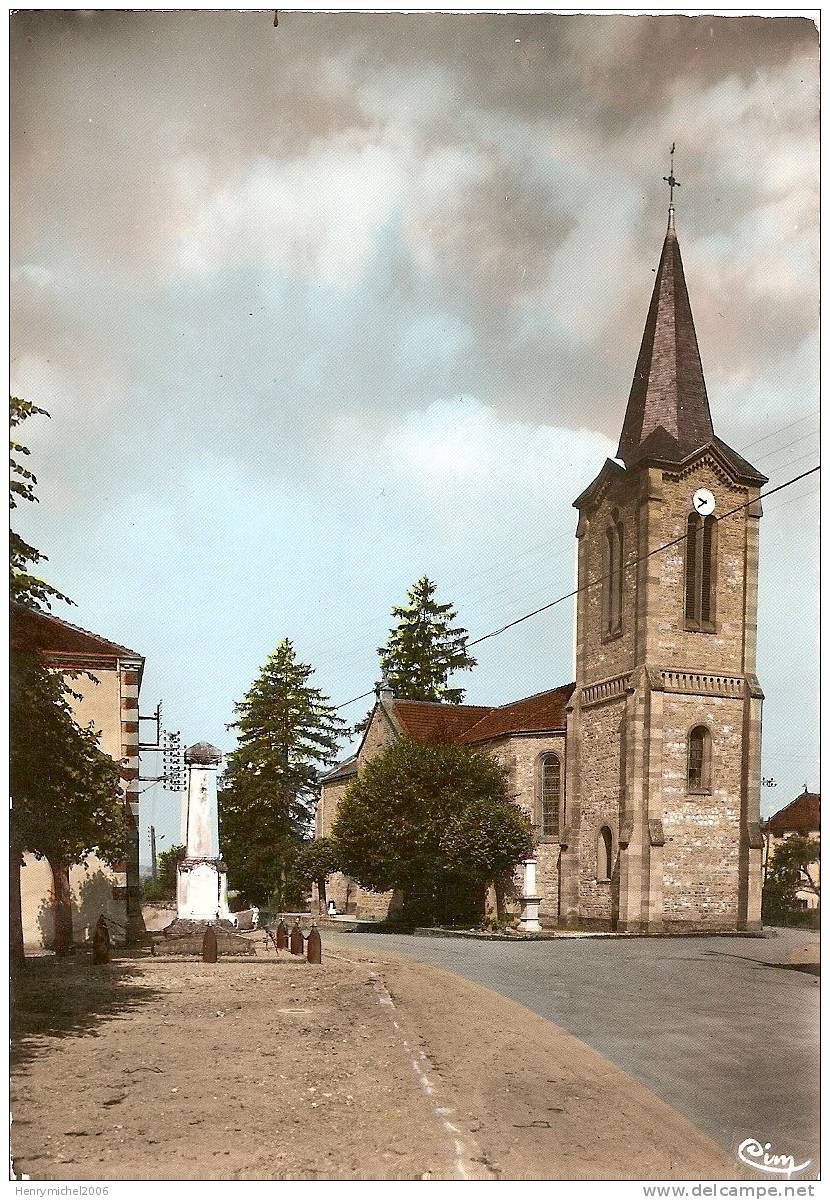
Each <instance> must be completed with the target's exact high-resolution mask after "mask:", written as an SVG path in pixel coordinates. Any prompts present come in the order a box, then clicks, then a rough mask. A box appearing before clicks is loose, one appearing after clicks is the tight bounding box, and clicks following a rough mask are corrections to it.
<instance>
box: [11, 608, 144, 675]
mask: <svg viewBox="0 0 830 1200" xmlns="http://www.w3.org/2000/svg"><path fill="white" fill-rule="evenodd" d="M9 610H10V613H9V617H10V633H11V646H12V649H13V650H37V651H38V652H39V653H41V654H45V655H47V656H48V655H50V654H55V655H60V656H61V657H72V656H73V655H78V656H79V657H89V656H90V655H94V656H95V657H96V658H135V659H139V660H140V661H141V662H142V663H143V662H144V658H143V655H141V654H137V653H136V651H135V650H129V649H128V648H127V647H126V646H120V645H119V644H118V643H117V642H111V641H109V640H108V639H107V638H103V637H100V635H99V634H97V633H90V632H89V631H88V630H87V629H81V628H80V627H79V626H77V625H70V624H69V622H68V621H62V620H61V618H60V617H55V616H53V615H52V614H51V613H46V612H38V611H37V610H35V609H33V608H26V606H25V605H23V604H16V603H12V604H10V605H9Z"/></svg>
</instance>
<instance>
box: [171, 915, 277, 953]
mask: <svg viewBox="0 0 830 1200" xmlns="http://www.w3.org/2000/svg"><path fill="white" fill-rule="evenodd" d="M208 926H213V932H214V933H215V934H216V945H217V948H218V950H219V957H220V958H224V957H226V956H227V955H229V954H256V949H255V947H254V945H253V943H251V942H249V941H248V939H247V938H244V937H240V935H239V934H238V933H236V932H235V930H234V927H233V924H232V922H230V921H224V920H222V921H193V920H191V919H190V918H187V917H177V918H176V920H175V921H171V923H170V924H169V925H168V926H167V928H166V929H162V931H161V933H160V934H156V935H155V937H154V938H153V954H154V955H164V954H192V955H198V957H199V958H201V956H202V942H203V940H204V936H205V930H206V929H207V928H208Z"/></svg>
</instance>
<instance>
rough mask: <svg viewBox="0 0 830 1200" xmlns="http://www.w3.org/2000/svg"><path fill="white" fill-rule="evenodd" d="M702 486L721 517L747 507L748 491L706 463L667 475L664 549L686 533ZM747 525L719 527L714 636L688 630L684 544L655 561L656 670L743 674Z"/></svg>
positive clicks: (661, 530)
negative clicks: (727, 480)
mask: <svg viewBox="0 0 830 1200" xmlns="http://www.w3.org/2000/svg"><path fill="white" fill-rule="evenodd" d="M701 487H705V488H709V490H710V491H711V492H712V493H713V494H714V496H715V499H716V507H715V516H716V517H721V516H723V514H724V513H726V512H728V511H730V510H731V509H733V508H735V507H737V506H738V505H739V504H742V503H743V502H744V501H745V500H746V499H747V498H748V495H749V493H748V492H747V490H746V488H742V487H738V486H736V485H735V484H732V483H727V482H726V481H725V479H724V477H723V476H722V474H721V473H720V471H719V470H716V469H715V467H714V465H712V464H711V462H707V460H706V459H703V460H702V462H701V463H699V464H698V465H697V466H695V467H693V468H692V469H691V470H690V471H689V472H688V473H686V474H684V475H683V476H682V477H678V476H672V475H669V474H667V473H664V474H663V501H662V503H659V504H658V505H657V508H656V511H657V513H658V514H659V516H658V527H657V530H656V537H657V539H658V541H659V543H660V544H663V543H666V542H669V541H672V540H673V539H675V538H679V537H681V536H683V535H684V534H685V532H686V521H687V519H688V516H689V513H690V512H691V510H692V497H693V496H694V493H695V492H696V491H697V489H698V488H701ZM746 521H747V517H746V512H745V511H741V512H738V513H735V515H734V516H732V517H728V518H727V519H726V520H724V521H720V520H719V521H718V524H717V527H716V528H717V553H716V574H715V589H714V595H715V632H714V633H702V632H699V631H697V630H687V629H686V628H685V617H684V596H685V562H686V555H685V542H678V544H677V545H676V546H672V547H671V548H670V549H669V550H666V551H665V552H664V553H662V554H660V555H658V556H656V557H658V559H659V568H658V575H659V599H658V601H657V606H656V609H657V611H656V615H655V618H654V620H655V621H656V622H657V629H656V636H655V638H654V643H653V644H654V645H656V647H657V653H658V654H659V656H660V657H659V662H658V663H656V664H655V665H659V666H668V667H679V668H683V667H685V668H687V669H690V668H691V669H697V670H703V671H711V672H713V673H718V672H723V673H725V674H741V673H742V672H743V670H744V661H743V628H744V586H745V579H744V574H745V571H744V555H745V550H746Z"/></svg>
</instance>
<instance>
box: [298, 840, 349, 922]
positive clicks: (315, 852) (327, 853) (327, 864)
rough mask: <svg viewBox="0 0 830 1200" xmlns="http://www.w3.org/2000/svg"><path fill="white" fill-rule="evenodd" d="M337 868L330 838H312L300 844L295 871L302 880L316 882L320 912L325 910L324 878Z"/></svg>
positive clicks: (338, 866)
mask: <svg viewBox="0 0 830 1200" xmlns="http://www.w3.org/2000/svg"><path fill="white" fill-rule="evenodd" d="M339 870H340V862H339V858H338V855H337V847H336V845H335V843H334V842H333V841H332V839H331V838H326V837H321V838H314V839H313V841H310V842H303V844H302V845H301V846H300V850H299V853H298V855H297V862H296V871H297V874H298V875H299V877H300V878H301V879H302V880H303V881H304V882H308V883H316V884H317V887H318V889H319V893H320V907H321V911H322V912H325V911H326V880H327V879H328V877H329V875H333V874H334V872H335V871H339Z"/></svg>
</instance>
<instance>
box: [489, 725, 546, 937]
mask: <svg viewBox="0 0 830 1200" xmlns="http://www.w3.org/2000/svg"><path fill="white" fill-rule="evenodd" d="M487 749H489V750H490V752H491V754H492V755H493V757H494V758H495V759H496V760H497V761H498V762H500V763H501V764H502V765H503V766H504V767H506V768H507V771H508V777H509V787H510V790H511V792H512V794H513V796H514V797H515V800H516V803H517V804H518V805H519V807H520V808H521V809H522V811H523V812H524V813H525V814H526V816H528V817H529V818H530V820H531V822H532V824H533V826H534V829H535V832H536V835H537V837H541V832H542V829H541V825H542V797H541V770H540V759H541V757H542V755H543V754H548V753H551V752H554V753H556V754H558V755H559V761H560V767H561V797H562V799H561V801H560V805H561V804H563V803H564V798H565V735H564V733H547V734H524V735H517V736H514V737H506V738H502V739H500V740H499V741H498V742H494V743H492V744H491V745H489V746H488V747H487ZM562 816H563V814H562V809H561V807H560V816H559V822H560V828H562ZM536 863H537V865H536V883H537V887H538V891H539V895H540V896H541V897H542V903H541V904H540V906H539V919H540V920H541V921H542V922H543V923H544V924H547V925H550V924H555V923H556V921H557V920H558V919H559V842H558V841H557V840H550V839H549V840H547V841H541V840H540V842H539V845H538V846H537V849H536ZM521 886H522V869H521V867H520V868H518V869H517V871H516V873H515V876H514V887H515V891H516V897H514V899H513V902H512V903H510V904H509V905H508V907H509V909H510V910H511V911H518V908H519V902H518V896H519V894H520V893H521Z"/></svg>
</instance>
